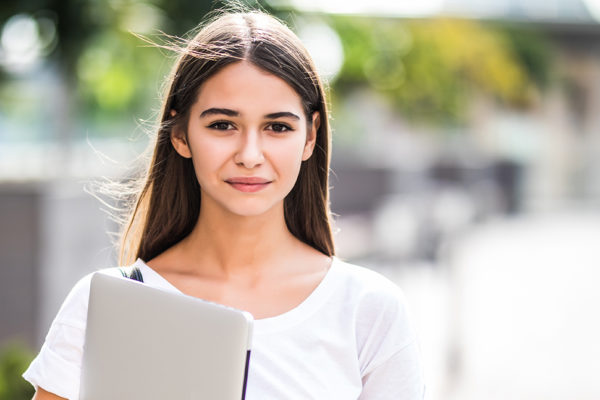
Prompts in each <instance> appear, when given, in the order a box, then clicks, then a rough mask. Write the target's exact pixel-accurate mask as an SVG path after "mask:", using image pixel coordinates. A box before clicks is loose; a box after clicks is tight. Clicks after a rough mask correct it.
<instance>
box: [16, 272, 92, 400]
mask: <svg viewBox="0 0 600 400" xmlns="http://www.w3.org/2000/svg"><path fill="white" fill-rule="evenodd" d="M90 281H91V274H90V275H88V276H86V277H84V278H82V279H81V280H80V281H79V282H78V283H77V284H76V285H75V286H74V287H73V289H72V290H71V292H70V293H69V295H68V296H67V298H66V299H65V301H64V302H63V304H62V306H61V308H60V310H59V311H58V314H57V315H56V317H55V318H54V321H53V322H52V325H51V326H50V330H49V331H48V334H47V335H46V339H45V341H44V344H43V345H42V348H41V350H40V352H39V354H38V355H37V357H36V358H35V359H34V360H33V361H32V362H31V364H30V365H29V368H28V369H27V370H26V371H25V373H24V374H23V378H25V380H27V381H28V382H30V383H31V384H32V385H33V386H34V387H35V388H36V389H37V388H38V387H42V388H44V390H46V391H48V392H51V393H54V394H56V395H58V396H60V397H65V398H67V399H70V400H77V399H78V398H79V381H80V375H81V362H82V356H83V344H84V341H85V326H86V322H87V321H86V320H87V307H88V298H89V292H90Z"/></svg>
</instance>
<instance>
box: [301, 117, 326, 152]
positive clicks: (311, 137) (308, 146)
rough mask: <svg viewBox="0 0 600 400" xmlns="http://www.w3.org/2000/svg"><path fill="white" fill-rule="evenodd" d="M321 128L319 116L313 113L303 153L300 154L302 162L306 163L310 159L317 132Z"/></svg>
mask: <svg viewBox="0 0 600 400" xmlns="http://www.w3.org/2000/svg"><path fill="white" fill-rule="evenodd" d="M320 126H321V114H320V113H319V112H318V111H315V112H314V113H313V115H312V124H311V125H310V129H309V130H308V132H306V143H305V144H304V152H303V153H302V161H306V160H308V159H309V158H310V156H311V155H312V153H313V150H314V148H315V144H316V143H317V131H318V130H319V127H320Z"/></svg>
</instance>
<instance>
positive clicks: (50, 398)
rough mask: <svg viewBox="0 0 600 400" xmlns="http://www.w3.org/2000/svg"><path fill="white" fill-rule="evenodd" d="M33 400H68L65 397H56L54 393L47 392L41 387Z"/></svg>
mask: <svg viewBox="0 0 600 400" xmlns="http://www.w3.org/2000/svg"><path fill="white" fill-rule="evenodd" d="M32 400H67V399H65V398H64V397H60V396H57V395H55V394H54V393H50V392H46V391H45V390H44V389H42V388H41V387H38V388H37V391H36V392H35V395H34V396H33V399H32Z"/></svg>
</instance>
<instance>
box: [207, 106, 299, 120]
mask: <svg viewBox="0 0 600 400" xmlns="http://www.w3.org/2000/svg"><path fill="white" fill-rule="evenodd" d="M209 115H227V116H228V117H238V116H239V115H240V113H239V112H237V111H235V110H231V109H229V108H208V109H206V110H204V111H202V113H201V114H200V118H204V117H207V116H209ZM285 117H287V118H292V119H295V120H300V117H299V116H297V115H296V114H294V113H292V112H289V111H280V112H275V113H271V114H267V115H265V118H267V119H277V118H285Z"/></svg>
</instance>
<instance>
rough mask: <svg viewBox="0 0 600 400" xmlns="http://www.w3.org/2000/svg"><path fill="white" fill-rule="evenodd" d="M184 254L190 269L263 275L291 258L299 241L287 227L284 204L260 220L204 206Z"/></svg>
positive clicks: (265, 214) (219, 273)
mask: <svg viewBox="0 0 600 400" xmlns="http://www.w3.org/2000/svg"><path fill="white" fill-rule="evenodd" d="M182 244H183V248H182V250H183V251H184V253H185V254H186V258H187V259H188V260H189V262H190V266H198V265H202V266H203V267H202V269H203V271H204V272H205V273H210V274H218V275H221V276H233V275H240V274H247V273H250V274H254V273H260V272H261V271H262V270H264V269H266V268H269V267H270V266H275V265H277V263H278V262H280V260H281V259H282V258H281V257H283V256H284V255H285V254H288V255H289V254H291V251H292V250H293V248H294V245H296V246H297V245H298V240H297V239H296V238H295V237H294V236H293V235H292V234H291V233H290V232H289V230H288V229H287V226H286V223H285V217H284V212H283V203H281V204H280V206H277V207H274V208H273V209H271V210H269V211H268V212H266V213H264V214H262V215H258V216H240V215H235V214H232V213H229V212H226V211H224V210H223V209H222V208H215V207H210V206H208V204H206V205H205V204H202V207H201V211H200V215H199V217H198V222H197V224H196V226H195V228H194V230H193V231H192V233H191V234H190V235H189V236H188V237H187V238H186V239H185V240H184V242H183V243H182Z"/></svg>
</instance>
